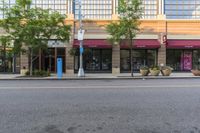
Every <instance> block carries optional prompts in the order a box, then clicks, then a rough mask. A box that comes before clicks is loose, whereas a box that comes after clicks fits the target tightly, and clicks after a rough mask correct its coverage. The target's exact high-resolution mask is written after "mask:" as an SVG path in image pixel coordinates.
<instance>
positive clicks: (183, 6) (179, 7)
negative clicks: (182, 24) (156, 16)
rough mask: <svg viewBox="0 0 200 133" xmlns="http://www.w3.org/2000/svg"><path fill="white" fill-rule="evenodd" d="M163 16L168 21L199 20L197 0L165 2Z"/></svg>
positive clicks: (198, 2) (169, 0)
mask: <svg viewBox="0 0 200 133" xmlns="http://www.w3.org/2000/svg"><path fill="white" fill-rule="evenodd" d="M165 14H166V17H167V18H168V19H199V18H200V1H199V0H165Z"/></svg>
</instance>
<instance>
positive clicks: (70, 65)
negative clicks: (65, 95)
mask: <svg viewBox="0 0 200 133" xmlns="http://www.w3.org/2000/svg"><path fill="white" fill-rule="evenodd" d="M71 49H72V44H71V43H70V44H69V45H67V47H66V50H65V51H66V70H65V73H66V74H67V75H70V74H74V56H73V55H70V53H69V51H70V50H71Z"/></svg>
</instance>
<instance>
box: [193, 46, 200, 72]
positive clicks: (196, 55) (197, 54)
mask: <svg viewBox="0 0 200 133" xmlns="http://www.w3.org/2000/svg"><path fill="white" fill-rule="evenodd" d="M193 69H200V50H194V51H193Z"/></svg>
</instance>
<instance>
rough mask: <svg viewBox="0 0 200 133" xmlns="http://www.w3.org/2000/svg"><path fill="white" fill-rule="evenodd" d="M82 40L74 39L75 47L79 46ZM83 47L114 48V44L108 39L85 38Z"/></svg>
mask: <svg viewBox="0 0 200 133" xmlns="http://www.w3.org/2000/svg"><path fill="white" fill-rule="evenodd" d="M79 45H80V42H79V41H78V40H74V47H79ZM83 47H86V48H112V45H111V44H110V43H109V42H108V40H106V39H85V40H83Z"/></svg>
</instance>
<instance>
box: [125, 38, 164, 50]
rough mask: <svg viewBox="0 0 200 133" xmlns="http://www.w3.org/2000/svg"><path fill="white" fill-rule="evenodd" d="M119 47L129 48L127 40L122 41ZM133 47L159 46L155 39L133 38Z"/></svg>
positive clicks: (149, 47) (153, 47) (151, 47)
mask: <svg viewBox="0 0 200 133" xmlns="http://www.w3.org/2000/svg"><path fill="white" fill-rule="evenodd" d="M121 48H129V44H128V41H124V42H122V44H121ZM133 48H143V49H145V48H148V49H155V48H160V43H159V42H158V40H157V39H135V40H133Z"/></svg>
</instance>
